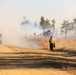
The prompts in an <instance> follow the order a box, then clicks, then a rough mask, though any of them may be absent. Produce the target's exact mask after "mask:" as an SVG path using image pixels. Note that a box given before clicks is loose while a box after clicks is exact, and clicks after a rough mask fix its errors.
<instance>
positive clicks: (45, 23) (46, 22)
mask: <svg viewBox="0 0 76 75" xmlns="http://www.w3.org/2000/svg"><path fill="white" fill-rule="evenodd" d="M40 25H41V26H42V28H43V30H44V29H46V28H48V27H51V24H50V21H49V20H48V19H46V20H45V19H44V17H43V16H41V18H40Z"/></svg>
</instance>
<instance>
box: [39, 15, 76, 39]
mask: <svg viewBox="0 0 76 75" xmlns="http://www.w3.org/2000/svg"><path fill="white" fill-rule="evenodd" d="M51 22H52V24H51V23H50V20H49V19H45V18H44V17H43V16H41V18H40V25H41V26H42V27H43V29H45V27H46V26H48V25H49V26H51V27H55V23H56V22H55V19H53V20H51ZM72 30H73V31H74V32H75V34H76V18H74V19H73V21H72V22H69V21H67V20H63V23H62V24H61V28H60V33H61V35H62V34H65V38H67V34H68V33H69V32H70V31H72Z"/></svg>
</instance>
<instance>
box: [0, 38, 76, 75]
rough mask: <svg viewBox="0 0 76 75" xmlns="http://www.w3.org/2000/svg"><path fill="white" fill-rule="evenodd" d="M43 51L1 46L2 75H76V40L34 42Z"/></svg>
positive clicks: (0, 65)
mask: <svg viewBox="0 0 76 75" xmlns="http://www.w3.org/2000/svg"><path fill="white" fill-rule="evenodd" d="M34 42H35V43H37V44H38V45H42V49H27V48H26V49H25V48H20V47H15V46H0V75H35V74H36V75H76V39H66V40H61V39H60V40H56V47H55V49H54V51H53V52H52V51H49V42H48V40H40V39H38V40H34Z"/></svg>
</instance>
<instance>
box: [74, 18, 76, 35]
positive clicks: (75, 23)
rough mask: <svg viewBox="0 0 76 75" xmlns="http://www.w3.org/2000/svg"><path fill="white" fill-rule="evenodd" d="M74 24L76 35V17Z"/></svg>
mask: <svg viewBox="0 0 76 75" xmlns="http://www.w3.org/2000/svg"><path fill="white" fill-rule="evenodd" d="M73 24H74V32H75V35H76V18H74V19H73Z"/></svg>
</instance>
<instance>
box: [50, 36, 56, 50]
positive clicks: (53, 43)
mask: <svg viewBox="0 0 76 75" xmlns="http://www.w3.org/2000/svg"><path fill="white" fill-rule="evenodd" d="M49 44H50V50H51V51H53V48H54V47H55V40H54V38H53V37H52V36H51V37H50V39H49Z"/></svg>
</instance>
